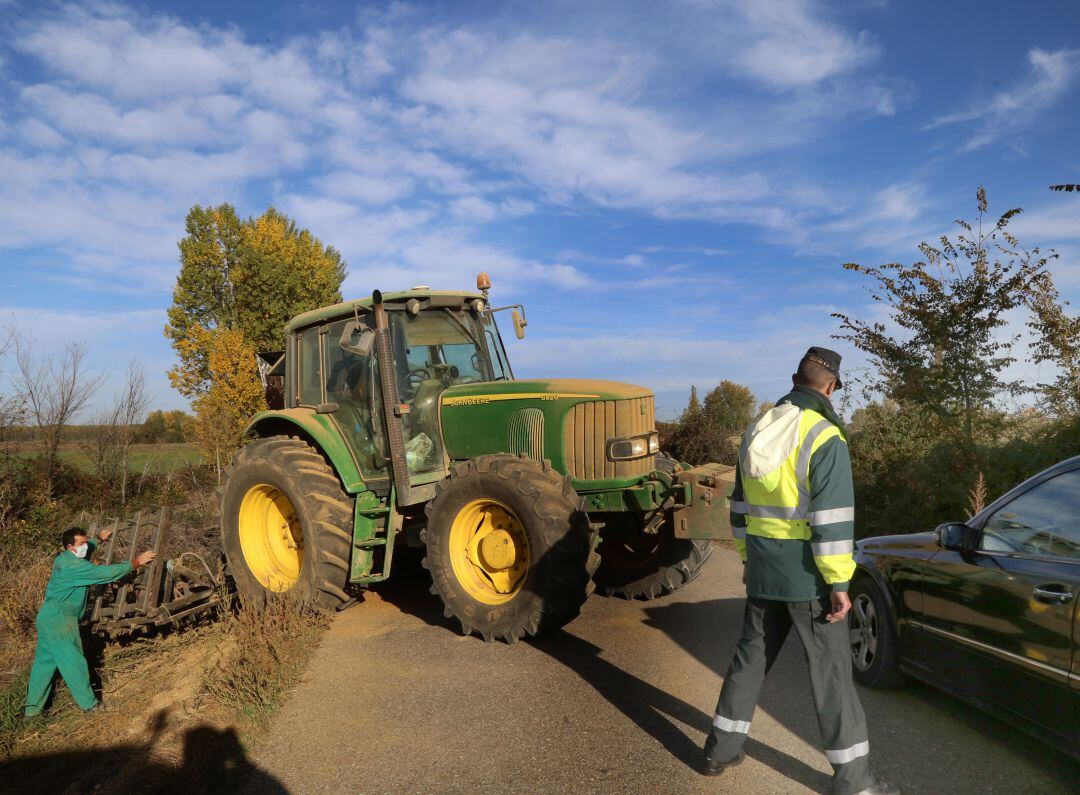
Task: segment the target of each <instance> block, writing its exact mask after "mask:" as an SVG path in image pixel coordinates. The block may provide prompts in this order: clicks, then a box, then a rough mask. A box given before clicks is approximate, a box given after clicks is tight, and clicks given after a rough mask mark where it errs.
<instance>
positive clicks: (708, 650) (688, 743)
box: [372, 556, 830, 790]
mask: <svg viewBox="0 0 1080 795" xmlns="http://www.w3.org/2000/svg"><path fill="white" fill-rule="evenodd" d="M419 560H420V558H419V556H408V557H406V558H405V560H404V561H400V560H399V561H395V566H400V568H397V569H395V572H394V577H393V578H392V579H390V580H387V581H386V582H383V583H380V584H379V585H377V586H375V587H373V588H372V590H373V591H374V592H376V593H378V595H379V596H380V598H382V599H383V600H384V601H386V602H388V603H389V604H392V605H394V606H395V607H397V609H398V610H400V611H401V612H403V613H407V614H409V615H412V616H415V617H417V618H419V619H421V620H423V621H424V622H426V623H427V624H429V625H431V626H434V627H439V628H441V629H447V630H450V631H453V632H455V633H458V632H459V628H458V626H459V625H458V622H457V621H456V620H452V619H449V618H446V617H445V616H444V615H443V611H442V603H441V602H440V601H439V598H438V597H436V596H434V595H432V594H431V593H430V592H429V590H428V588H429V586H430V584H431V580H430V578H429V577H428V575H427V572H425V571H424V569H423V568H422V567H421V566H420V563H419ZM402 564H403V565H402ZM594 598H596V597H594ZM730 602H731V604H730V605H728V606H727V607H726V608H725V610H726V611H727V612H730V613H731V615H730V616H728V615H726V613H725V614H723V615H718V614H716V613H715V605H716V603H715V602H713V603H708V604H710V605H713V608H710V613H712V614H711V615H710V616H709V617H708V618H707V619H704V620H706V621H707V623H696V622H700V621H702V620H703V616H702V614H701V613H699V612H697V611H687V612H685V613H682V612H676V613H670V614H665V615H664V616H663V618H661V619H659V623H654V622H653V621H651V620H650V621H649V622H647V623H648V624H649V625H650V626H655V627H657V628H661V629H664V631H665V632H667V634H669V635H671V636H672V637H673V638H675V639H676V640H678V638H679V637H686V638H689V637H691V636H694V635H696V636H697V637H698V638H700V639H701V645H700V651H701V653H703V654H709V655H714V656H715V657H716V664H719V661H720V660H721V659H723V660H724V663H723V664H724V665H725V666H726V664H727V660H730V658H731V653H732V651H733V650H734V644H735V640H736V639H737V637H735V636H731V637H729V636H730V635H732V633H731V632H729V631H726V630H722V631H714V632H709V631H708V628H709V627H722V628H726V627H729V626H734V627H735V628H736V630H737V628H738V627H740V626H741V625H742V600H730ZM672 606H673V607H678V606H679V605H672ZM686 606H687V607H694V605H686ZM669 622H670V623H669ZM572 628H573V625H572V624H571V625H570V629H572ZM710 639H711V640H710ZM477 642H478V643H479V642H480V641H479V640H477ZM530 645H532V646H533V647H534V648H536V649H537V650H539V651H542V652H543V653H544V654H546V655H548V656H549V657H551V658H552V659H554V660H556V661H558V662H559V663H561V664H562V665H565V666H566V667H567V668H569V669H570V670H572V671H574V672H575V673H576V674H577V675H578V676H580V677H581V678H582V679H583V680H584V681H586V682H587V683H588V684H589V685H590V686H592V687H593V688H594V689H595V690H596V691H597V692H598V693H599V694H600V695H601V696H603V697H604V698H605V699H607V700H608V702H610V703H611V704H612V705H613V706H614V707H615V708H616V709H618V710H619V711H620V712H622V713H623V715H625V716H626V717H627V718H629V719H630V721H631V722H633V723H634V725H636V726H637V727H638V728H639V729H641V730H642V731H644V732H645V733H647V734H648V735H650V736H651V737H653V738H654V739H655V740H656V741H657V742H659V743H660V744H661V745H662V746H663V747H664V748H666V749H667V750H668V752H669V753H671V754H672V756H674V757H675V758H676V759H678V760H679V761H680V762H682V763H683V764H685V765H686V766H688V767H690V768H692V769H695V770H696V769H697V768H698V766H699V765H700V763H701V760H702V749H701V746H700V745H698V744H697V743H696V742H695V741H693V740H691V739H690V737H688V736H687V735H686V733H685V732H684V731H683V730H682V729H681V728H680V727H679V726H677V725H676V724H675V723H674V722H673V721H677V722H679V723H681V724H683V725H685V726H692V727H694V728H695V729H697V730H698V731H701V732H702V733H708V731H709V728H710V726H711V725H712V716H711V715H710V714H707V713H705V712H703V711H702V710H701V709H700V708H698V707H696V706H693V705H691V704H687V703H686V702H685V701H683V700H682V699H680V698H678V697H676V696H673V695H671V694H670V693H666V692H664V691H663V690H660V689H659V688H657V687H655V686H654V685H652V684H650V683H648V682H645V681H643V680H642V679H639V678H638V677H636V676H634V675H633V674H631V673H628V672H627V671H625V670H623V669H622V668H620V667H619V666H618V665H616V664H614V663H612V662H610V661H609V660H605V659H604V658H603V656H602V655H603V651H604V650H603V649H601V648H600V647H598V646H596V645H594V644H593V643H590V642H589V641H587V640H584V639H582V638H580V637H578V636H576V635H574V634H573V633H572V632H570V631H568V630H567V629H560V630H556V631H554V632H550V633H548V634H547V635H544V636H542V637H540V638H538V639H535V640H532V641H530ZM809 725H810V729H811V730H812V731H813V732H814V734H811V735H809V736H810V737H816V732H817V724H816V723H813V719H812V716H811V723H810V724H809ZM811 742H812V740H811ZM746 753H747V755H749V756H750V757H752V758H754V759H756V760H758V761H759V762H761V763H762V764H764V765H767V766H769V767H771V768H773V769H774V770H776V771H777V772H779V773H781V774H783V775H784V776H787V777H788V778H790V779H791V780H793V781H796V782H799V783H800V784H802V785H804V786H806V787H809V788H810V789H816V790H822V789H825V788H827V787H828V786H829V781H830V778H829V777H828V776H827V775H825V774H823V773H821V772H820V771H818V770H815V769H814V768H812V767H810V766H809V765H807V764H805V763H804V762H801V761H799V760H798V759H795V758H794V757H792V756H789V755H787V754H785V753H783V752H782V751H777V750H775V749H773V748H770V747H769V746H767V745H764V744H762V743H760V742H757V741H756V740H754V739H753V738H750V739H749V740H748V741H747V743H746Z"/></svg>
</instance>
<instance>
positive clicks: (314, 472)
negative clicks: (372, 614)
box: [218, 436, 353, 612]
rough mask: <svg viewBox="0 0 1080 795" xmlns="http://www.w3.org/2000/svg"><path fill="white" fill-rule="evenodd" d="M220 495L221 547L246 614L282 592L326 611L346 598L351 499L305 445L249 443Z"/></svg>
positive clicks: (277, 440)
mask: <svg viewBox="0 0 1080 795" xmlns="http://www.w3.org/2000/svg"><path fill="white" fill-rule="evenodd" d="M218 494H219V501H220V507H221V540H222V545H223V546H224V548H225V557H226V559H227V561H228V564H229V573H230V574H231V575H232V578H233V581H234V582H235V583H236V590H237V592H238V593H239V595H240V600H241V601H242V602H243V603H244V606H245V607H249V608H253V609H261V608H262V607H264V606H265V604H266V602H267V600H268V599H270V598H272V597H273V595H275V594H285V593H288V594H289V595H290V596H293V597H296V598H298V599H299V600H301V602H302V603H303V604H305V605H306V606H310V607H312V608H314V609H315V610H318V611H323V612H325V611H329V610H332V609H333V608H336V607H337V606H338V605H340V604H341V603H342V602H344V601H345V600H347V599H348V598H349V596H348V594H347V593H346V592H345V586H346V584H347V583H348V579H349V555H350V551H351V543H352V536H351V534H350V533H349V532H348V528H351V526H352V518H353V504H352V499H351V498H350V497H348V496H347V495H346V494H345V492H344V491H343V490H342V488H341V483H340V482H339V481H338V479H337V476H336V475H335V474H334V471H333V470H332V469H331V468H330V467H329V466H328V465H327V464H326V461H325V460H324V459H323V457H322V456H321V455H320V454H319V453H318V452H317V451H316V450H315V449H314V448H313V447H311V445H309V444H307V443H306V442H305V441H303V440H302V439H298V438H296V437H291V438H290V437H287V436H273V437H269V438H266V439H257V440H256V441H253V442H251V443H250V444H248V445H247V446H246V447H244V448H242V449H241V450H240V451H239V452H238V453H237V454H236V457H235V458H234V459H233V462H232V464H231V465H230V466H229V468H228V470H227V473H226V478H225V484H224V486H222V487H221V489H219V492H218Z"/></svg>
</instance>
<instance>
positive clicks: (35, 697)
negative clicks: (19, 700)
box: [26, 527, 155, 718]
mask: <svg viewBox="0 0 1080 795" xmlns="http://www.w3.org/2000/svg"><path fill="white" fill-rule="evenodd" d="M110 535H111V531H109V530H102V531H101V535H100V539H101V540H102V541H107V540H108V539H109V536H110ZM61 544H62V545H63V547H64V551H63V552H61V553H60V554H59V555H57V556H56V560H55V561H54V562H53V567H52V574H50V575H49V583H48V585H46V586H45V602H44V604H42V605H41V609H40V610H38V614H37V620H36V621H35V622H34V623H35V624H36V625H37V632H38V638H37V648H36V649H35V651H34V666H33V668H31V669H30V684H29V685H28V686H27V688H26V717H28V718H30V717H33V716H34V715H40V714H41V708H42V707H43V706H44V705H45V701H46V700H47V699H48V697H49V693H50V692H51V691H52V685H53V677H54V676H55V675H56V672H57V671H58V670H59V671H60V675H61V676H62V677H64V681H65V682H67V686H68V690H70V691H71V695H72V697H73V698H74V699H75V703H76V704H78V705H79V706H80V707H81V708H82V709H84V710H90V709H94V708H95V707H97V706H98V700H97V697H96V696H95V695H94V691H93V690H92V689H91V688H90V669H89V667H88V666H87V664H86V657H85V656H84V655H83V648H82V639H81V638H80V637H79V619H80V618H82V615H83V613H84V612H86V597H87V594H88V592H89V590H90V586H91V585H103V584H105V583H109V582H115V581H116V580H119V579H120V578H121V577H124V576H125V575H127V574H128V573H130V572H131V571H133V570H134V569H137V568H139V567H140V566H145V565H146V564H147V563H149V562H150V561H152V560H153V559H154V557H155V554H154V553H153V552H143V553H142V554H141V555H139V556H137V557H136V558H135V560H134V561H133V562H131V563H128V562H127V561H125V562H123V563H114V564H112V565H111V566H98V565H95V564H93V563H91V562H90V560H89V558H90V556H91V555H93V554H94V548H95V547H96V546H97V544H96V543H95V542H94V541H90V540H89V538H88V537H87V535H86V531H85V530H81V529H80V528H78V527H71V528H69V529H67V530H65V531H64V533H63V535H62V536H61Z"/></svg>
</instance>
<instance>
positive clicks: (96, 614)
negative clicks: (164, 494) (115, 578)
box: [88, 506, 223, 636]
mask: <svg viewBox="0 0 1080 795" xmlns="http://www.w3.org/2000/svg"><path fill="white" fill-rule="evenodd" d="M182 512H183V509H173V508H171V507H168V506H164V507H157V508H153V509H149V510H143V511H139V512H137V513H136V514H135V515H134V516H133V517H131V518H129V519H119V518H114V519H111V520H107V521H105V522H100V523H94V524H92V525H91V526H90V529H89V531H88V532H89V536H90V538H91V539H95V540H96V539H97V538H98V535H99V534H100V532H101V531H102V530H105V529H109V530H111V531H112V535H111V536H110V537H109V539H108V540H107V541H105V542H104V544H103V550H102V552H101V553H100V554H99V556H98V559H99V562H102V563H120V562H122V561H124V560H127V561H132V560H134V559H135V556H136V554H138V552H142V551H144V550H146V549H152V550H153V551H154V552H156V553H157V557H156V558H155V559H154V560H153V561H152V562H151V563H150V564H148V565H146V566H143V567H142V568H141V569H140V570H139V571H138V572H136V573H135V574H134V575H132V576H129V577H127V578H125V579H124V580H122V581H121V582H119V583H113V584H110V585H104V586H98V587H97V588H96V593H92V595H91V608H90V611H89V623H90V628H91V631H93V632H98V633H101V634H105V635H110V636H115V635H121V634H125V633H132V632H138V631H140V630H146V629H149V628H152V627H164V626H167V625H176V624H177V623H178V622H180V621H183V620H185V619H189V618H193V617H195V616H199V615H203V614H206V613H208V612H210V611H213V610H215V609H216V608H217V607H218V606H219V605H220V604H221V586H222V584H223V576H222V573H221V571H220V570H221V568H222V567H221V564H220V562H219V560H216V559H215V560H207V559H206V557H207V556H205V555H202V554H199V553H196V552H190V551H187V552H180V553H179V554H177V555H176V556H175V557H171V558H167V557H166V552H167V551H168V550H169V547H170V539H171V537H172V536H173V535H174V534H176V533H178V532H179V533H185V532H187V531H190V529H191V528H190V527H189V526H187V525H185V524H183V523H178V522H174V520H173V516H174V513H182ZM218 557H220V556H218Z"/></svg>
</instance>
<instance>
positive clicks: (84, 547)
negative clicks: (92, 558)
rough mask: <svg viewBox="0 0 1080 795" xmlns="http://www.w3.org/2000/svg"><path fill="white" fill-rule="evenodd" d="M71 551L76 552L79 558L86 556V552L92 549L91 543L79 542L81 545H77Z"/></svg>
mask: <svg viewBox="0 0 1080 795" xmlns="http://www.w3.org/2000/svg"><path fill="white" fill-rule="evenodd" d="M71 551H72V552H74V553H75V557H77V558H85V557H86V553H87V552H89V551H90V545H89V544H87V543H86V542H85V541H84V542H83V543H81V544H79V546H77V547H75V549H73V550H71Z"/></svg>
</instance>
